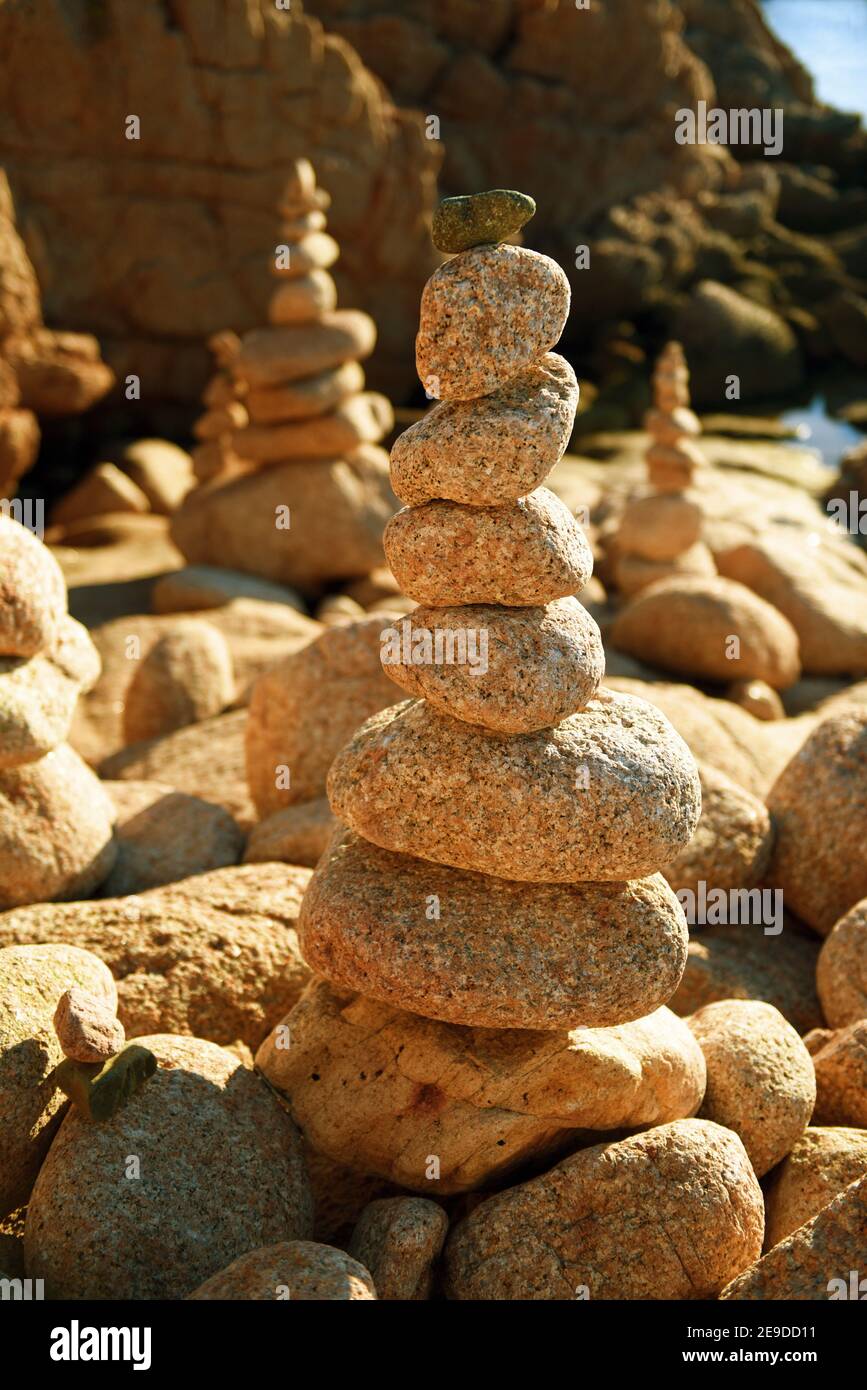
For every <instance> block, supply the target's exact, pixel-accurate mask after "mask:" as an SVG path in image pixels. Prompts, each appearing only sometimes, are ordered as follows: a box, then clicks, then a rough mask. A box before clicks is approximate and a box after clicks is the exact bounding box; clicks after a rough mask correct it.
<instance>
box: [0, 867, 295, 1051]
mask: <svg viewBox="0 0 867 1390" xmlns="http://www.w3.org/2000/svg"><path fill="white" fill-rule="evenodd" d="M309 878H310V870H309V869H303V868H296V867H290V866H289V865H286V864H251V865H244V866H240V867H229V868H225V869H214V870H212V871H211V872H210V873H205V874H199V875H196V876H195V877H193V878H188V879H185V880H184V881H183V882H181V883H170V884H167V885H166V886H165V887H164V888H155V889H152V890H150V891H148V892H144V893H140V894H136V895H135V896H133V897H127V898H105V899H102V900H100V901H96V902H76V903H63V904H57V903H41V904H39V905H38V906H33V907H26V908H20V909H18V910H17V911H14V912H5V913H3V914H0V946H8V945H13V944H22V945H27V946H28V947H29V946H30V945H31V944H33V943H37V942H42V941H46V942H55V943H58V942H59V943H67V942H75V943H76V944H78V945H81V946H84V947H86V948H87V949H88V950H89V951H90V952H92V954H93V955H94V956H97V957H99V959H100V960H102V961H104V962H105V964H106V965H107V966H108V968H109V969H110V970H111V972H112V974H113V975H114V977H115V979H116V980H117V982H118V985H117V1014H118V1018H119V1019H120V1021H121V1023H122V1024H123V1025H124V1028H125V1029H126V1034H127V1037H128V1038H138V1037H140V1036H141V1035H142V1034H144V1033H150V1032H153V1031H155V1030H160V1031H163V1030H167V1029H168V1030H171V1031H172V1032H173V1033H189V1034H193V1035H194V1036H196V1037H200V1038H207V1039H209V1040H210V1041H211V1042H216V1043H221V1044H223V1045H225V1046H228V1045H229V1044H233V1043H235V1042H237V1041H240V1042H242V1043H246V1044H247V1046H248V1047H250V1048H256V1047H258V1045H259V1043H260V1042H261V1041H262V1039H263V1037H265V1035H266V1034H267V1032H268V1030H269V1029H271V1028H273V1027H274V1026H275V1024H277V1023H278V1022H279V1021H280V1019H281V1018H282V1017H283V1015H284V1014H285V1013H286V1012H287V1010H288V1009H291V1008H292V1006H293V1005H294V1004H295V1002H296V1000H297V999H298V998H299V996H300V995H301V992H302V990H303V989H304V986H305V985H306V984H307V981H308V980H309V978H310V970H309V968H308V966H307V965H306V964H305V962H304V961H303V960H302V958H301V953H300V950H299V947H298V937H297V934H296V923H297V919H298V910H299V908H300V906H301V899H302V897H303V896H304V890H305V888H306V887H307V883H308V880H309ZM52 949H60V948H59V947H56V948H55V947H52ZM64 949H65V947H64ZM55 1002H56V1001H55Z"/></svg>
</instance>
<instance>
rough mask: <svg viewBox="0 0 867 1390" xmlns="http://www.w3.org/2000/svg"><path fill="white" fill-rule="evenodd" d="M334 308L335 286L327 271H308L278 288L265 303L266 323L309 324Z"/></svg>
mask: <svg viewBox="0 0 867 1390" xmlns="http://www.w3.org/2000/svg"><path fill="white" fill-rule="evenodd" d="M290 254H291V253H290ZM336 308H337V286H336V285H335V283H334V281H333V280H332V278H331V276H330V275H329V274H328V271H327V270H311V271H310V274H309V275H299V276H297V277H296V278H294V279H292V280H284V281H283V283H282V284H281V285H280V286H278V288H277V289H276V290H275V291H274V293H273V294H272V296H271V298H270V300H269V301H268V322H269V323H277V324H281V323H310V322H311V321H312V320H314V319H318V318H321V317H322V315H323V314H330V313H331V311H332V309H336Z"/></svg>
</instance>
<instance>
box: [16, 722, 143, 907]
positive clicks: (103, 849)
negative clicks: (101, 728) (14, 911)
mask: <svg viewBox="0 0 867 1390" xmlns="http://www.w3.org/2000/svg"><path fill="white" fill-rule="evenodd" d="M113 821H114V810H113V808H112V805H111V802H110V800H109V798H108V796H107V795H106V793H105V792H104V791H103V789H102V787H101V786H100V784H99V781H98V779H97V778H96V776H95V775H94V774H93V773H92V772H91V770H90V768H89V767H88V766H87V765H86V763H84V762H82V760H81V758H79V756H78V754H77V753H74V752H73V750H72V749H71V748H70V747H69V745H68V744H66V743H61V744H60V745H59V746H58V747H57V748H55V749H53V750H52V751H51V752H50V753H48V754H46V756H45V757H44V758H40V759H39V761H38V762H32V763H26V764H24V765H23V766H22V767H13V768H7V769H6V770H5V771H3V772H0V910H4V909H6V908H8V907H18V906H19V905H20V904H22V903H33V902H43V901H46V900H47V899H50V898H79V897H86V896H87V895H88V894H89V893H92V892H94V890H95V889H97V888H98V887H99V885H100V884H101V883H102V882H103V880H104V879H105V878H107V876H108V874H109V873H110V872H111V869H112V866H113V864H114V861H115V857H116V855H117V845H116V843H115V840H114V835H113Z"/></svg>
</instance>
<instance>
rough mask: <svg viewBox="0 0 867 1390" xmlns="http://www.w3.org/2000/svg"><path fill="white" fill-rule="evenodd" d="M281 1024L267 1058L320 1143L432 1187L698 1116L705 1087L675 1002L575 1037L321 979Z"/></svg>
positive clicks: (343, 1159)
mask: <svg viewBox="0 0 867 1390" xmlns="http://www.w3.org/2000/svg"><path fill="white" fill-rule="evenodd" d="M283 1023H284V1025H285V1027H283V1026H281V1027H280V1028H278V1029H276V1030H275V1031H274V1032H273V1033H272V1034H271V1035H270V1036H269V1037H268V1038H267V1039H266V1040H265V1042H264V1043H263V1044H262V1046H261V1047H260V1048H259V1051H258V1053H257V1055H256V1065H257V1067H258V1068H259V1069H260V1070H261V1071H262V1073H263V1075H264V1076H265V1077H266V1079H267V1080H268V1081H269V1082H270V1083H271V1084H272V1085H274V1086H275V1087H276V1088H277V1089H278V1091H280V1092H281V1093H282V1094H283V1095H285V1097H286V1098H287V1100H288V1102H289V1105H290V1107H291V1110H292V1114H293V1115H294V1117H295V1120H296V1122H297V1123H298V1124H299V1126H300V1127H301V1129H302V1130H303V1132H304V1134H305V1136H306V1138H307V1140H308V1143H310V1144H311V1145H312V1147H313V1148H314V1149H315V1150H316V1151H317V1152H319V1153H322V1154H325V1155H327V1156H328V1157H329V1158H330V1159H332V1160H333V1161H334V1162H335V1163H342V1164H346V1165H348V1166H349V1167H351V1168H357V1169H360V1170H362V1171H363V1172H367V1173H376V1174H378V1175H379V1176H380V1177H382V1178H384V1179H387V1180H389V1181H392V1182H396V1183H398V1184H400V1185H401V1186H402V1187H405V1188H408V1189H410V1190H411V1191H417V1192H422V1193H424V1194H425V1195H427V1196H436V1197H441V1196H445V1195H447V1194H449V1193H453V1192H466V1191H470V1190H472V1189H473V1188H476V1187H479V1186H482V1185H485V1184H488V1183H490V1182H493V1181H495V1180H497V1181H499V1180H500V1179H502V1178H503V1177H504V1176H505V1175H506V1174H508V1173H509V1172H511V1171H513V1170H514V1169H515V1168H518V1167H520V1166H521V1165H522V1164H524V1163H526V1162H528V1161H530V1160H531V1159H532V1160H537V1159H538V1158H540V1157H546V1156H548V1155H550V1154H552V1153H556V1152H562V1151H563V1149H564V1148H566V1147H568V1146H569V1145H572V1146H573V1147H574V1145H575V1144H576V1143H577V1142H580V1140H581V1139H583V1140H584V1141H585V1142H586V1141H587V1139H588V1136H589V1138H590V1140H591V1141H592V1139H594V1138H595V1137H596V1135H597V1134H598V1132H600V1131H601V1132H606V1131H611V1130H619V1129H625V1128H633V1127H635V1126H638V1125H652V1124H661V1123H665V1122H666V1121H668V1120H674V1119H679V1118H681V1117H682V1116H685V1115H692V1114H694V1113H695V1111H696V1110H697V1109H698V1107H699V1105H700V1104H701V1098H702V1095H703V1094H704V1082H705V1072H704V1058H703V1057H702V1055H701V1049H700V1048H699V1046H698V1044H697V1043H696V1041H695V1038H694V1037H693V1036H692V1034H691V1033H690V1031H689V1029H688V1028H687V1026H686V1024H684V1023H683V1022H682V1021H681V1020H678V1019H675V1018H674V1016H673V1015H672V1014H671V1013H670V1012H669V1010H668V1009H665V1008H662V1009H657V1010H656V1012H655V1013H652V1014H650V1015H649V1016H648V1017H645V1018H641V1019H639V1020H637V1021H636V1022H634V1023H626V1024H621V1025H619V1026H618V1027H614V1028H585V1029H575V1030H574V1031H573V1032H571V1033H565V1032H561V1033H550V1032H538V1031H537V1032H533V1031H528V1030H524V1029H517V1028H512V1029H500V1028H498V1029H485V1028H459V1027H456V1026H455V1025H453V1024H446V1023H439V1022H437V1021H436V1020H434V1019H429V1018H424V1017H422V1016H420V1015H418V1014H413V1013H406V1012H403V1011H400V1010H397V1009H392V1008H389V1007H388V1006H386V1005H384V1004H380V1003H377V1002H376V1000H373V999H369V998H366V997H365V996H364V995H360V994H354V993H352V992H350V991H348V990H340V989H337V988H336V987H335V986H333V985H331V984H329V983H328V982H327V981H325V980H321V979H314V980H313V981H312V982H311V984H310V985H309V987H308V989H307V990H306V991H305V993H304V995H303V997H302V998H301V1000H300V1001H299V1003H298V1004H297V1005H296V1007H295V1008H294V1009H293V1011H292V1013H291V1014H290V1015H289V1016H288V1017H287V1018H286V1019H284V1021H283ZM286 1030H288V1032H287V1031H286ZM594 1132H595V1133H594ZM432 1157H434V1158H436V1159H438V1160H439V1166H438V1171H437V1170H436V1168H435V1166H434V1167H432V1165H431V1158H432Z"/></svg>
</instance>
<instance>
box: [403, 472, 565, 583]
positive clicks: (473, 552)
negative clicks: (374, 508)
mask: <svg viewBox="0 0 867 1390" xmlns="http://www.w3.org/2000/svg"><path fill="white" fill-rule="evenodd" d="M383 545H384V547H385V554H386V558H387V560H388V563H389V565H390V567H391V569H392V571H393V573H394V577H395V579H396V580H397V582H398V584H399V585H400V588H401V590H402V592H403V593H405V594H407V595H408V596H409V597H410V598H412V599H415V600H416V602H417V603H428V604H433V605H435V606H437V607H446V606H449V605H452V604H463V603H502V604H507V605H509V606H513V607H524V606H526V605H528V604H543V603H550V602H551V601H552V600H553V599H557V598H565V596H566V595H567V594H574V593H576V592H577V591H578V590H579V589H583V587H584V585H585V584H586V583H587V580H588V579H589V578H590V575H591V573H592V570H593V556H592V554H591V551H590V547H589V545H588V544H587V540H586V538H585V536H584V532H583V531H582V529H581V527H580V526H579V525H578V522H577V521H576V520H575V518H574V517H573V515H572V513H571V512H570V511H569V508H568V507H567V506H565V504H564V503H563V502H561V501H560V499H559V497H555V495H554V493H552V492H549V491H548V489H547V488H537V489H536V491H535V492H531V493H530V494H529V495H528V496H527V497H521V498H519V499H518V500H517V501H516V502H513V503H512V504H511V505H510V506H507V507H466V506H463V505H462V504H461V503H459V502H445V501H434V502H424V503H422V505H421V506H419V507H404V509H403V510H402V511H400V512H398V513H397V515H396V516H394V517H392V519H391V521H390V522H389V523H388V525H387V526H386V528H385V534H384V535H383Z"/></svg>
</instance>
